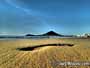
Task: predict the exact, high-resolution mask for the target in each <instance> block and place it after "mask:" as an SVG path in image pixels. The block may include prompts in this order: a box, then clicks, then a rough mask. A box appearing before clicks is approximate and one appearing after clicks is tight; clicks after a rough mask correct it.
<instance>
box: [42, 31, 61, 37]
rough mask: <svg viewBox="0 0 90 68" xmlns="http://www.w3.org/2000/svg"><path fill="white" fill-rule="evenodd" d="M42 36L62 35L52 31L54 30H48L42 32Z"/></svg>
mask: <svg viewBox="0 0 90 68" xmlns="http://www.w3.org/2000/svg"><path fill="white" fill-rule="evenodd" d="M42 36H63V35H61V34H58V33H56V32H54V31H49V32H47V33H45V34H42Z"/></svg>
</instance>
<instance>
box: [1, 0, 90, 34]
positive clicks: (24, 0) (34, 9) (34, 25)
mask: <svg viewBox="0 0 90 68" xmlns="http://www.w3.org/2000/svg"><path fill="white" fill-rule="evenodd" d="M50 30H53V31H56V32H58V33H61V34H83V33H90V0H0V34H10V35H11V34H17V35H18V34H27V33H32V34H42V33H45V32H48V31H50Z"/></svg>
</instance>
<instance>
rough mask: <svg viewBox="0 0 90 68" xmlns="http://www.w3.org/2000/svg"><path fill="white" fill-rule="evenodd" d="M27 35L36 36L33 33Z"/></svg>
mask: <svg viewBox="0 0 90 68" xmlns="http://www.w3.org/2000/svg"><path fill="white" fill-rule="evenodd" d="M26 36H35V35H33V34H27V35H26Z"/></svg>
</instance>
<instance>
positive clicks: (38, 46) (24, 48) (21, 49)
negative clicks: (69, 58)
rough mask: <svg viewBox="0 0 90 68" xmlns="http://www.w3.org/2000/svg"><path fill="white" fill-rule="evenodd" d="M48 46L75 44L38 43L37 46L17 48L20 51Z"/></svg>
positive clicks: (70, 45)
mask: <svg viewBox="0 0 90 68" xmlns="http://www.w3.org/2000/svg"><path fill="white" fill-rule="evenodd" d="M46 46H69V47H72V46H74V44H45V45H37V46H32V47H23V48H17V50H19V51H33V50H36V49H40V48H42V47H46Z"/></svg>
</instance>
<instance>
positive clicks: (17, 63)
mask: <svg viewBox="0 0 90 68" xmlns="http://www.w3.org/2000/svg"><path fill="white" fill-rule="evenodd" d="M54 43H60V44H62V43H69V44H74V46H72V47H70V46H46V47H42V48H39V49H36V50H33V51H20V50H17V48H22V47H31V46H38V45H41V44H54ZM60 61H66V62H67V61H69V62H71V61H72V62H75V61H82V62H84V61H90V39H74V38H73V39H71V38H69V39H65V38H64V39H38V40H31V39H22V40H6V41H5V40H1V41H0V68H90V66H61V65H59V64H57V62H60Z"/></svg>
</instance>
